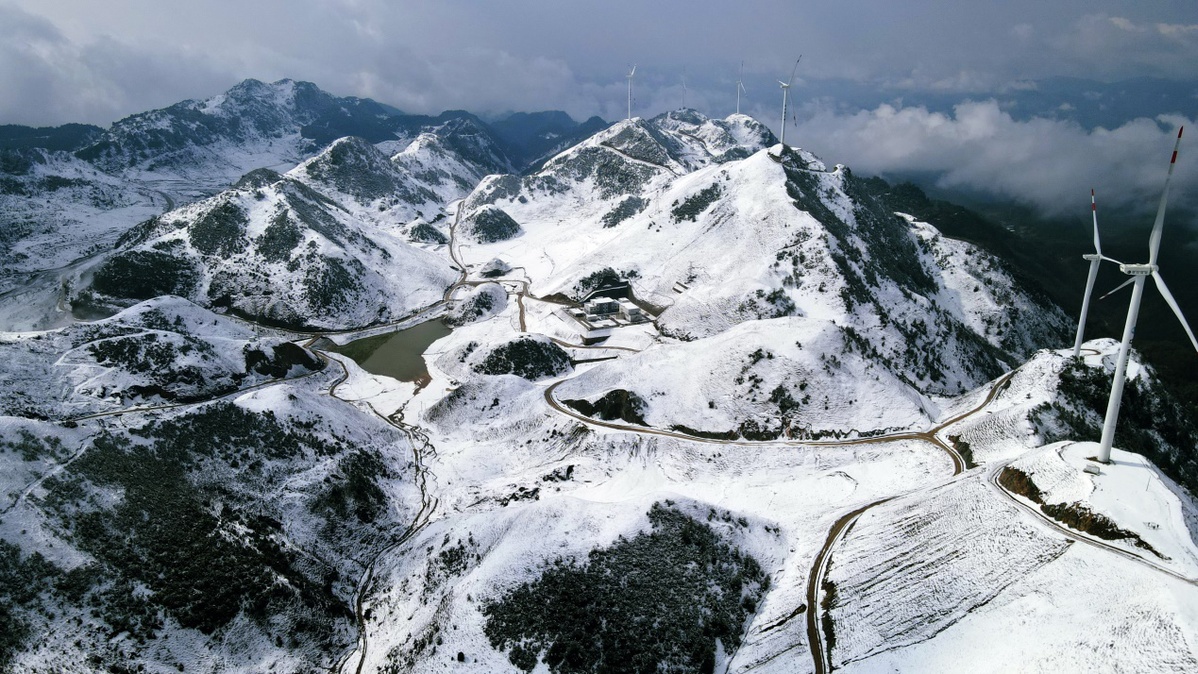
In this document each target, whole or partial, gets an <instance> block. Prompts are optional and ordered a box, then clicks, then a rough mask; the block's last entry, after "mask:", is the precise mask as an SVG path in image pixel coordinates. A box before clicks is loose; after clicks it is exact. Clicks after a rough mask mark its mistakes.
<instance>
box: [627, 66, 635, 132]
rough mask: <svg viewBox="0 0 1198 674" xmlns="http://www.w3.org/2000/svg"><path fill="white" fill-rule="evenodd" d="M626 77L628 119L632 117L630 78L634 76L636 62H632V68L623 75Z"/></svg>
mask: <svg viewBox="0 0 1198 674" xmlns="http://www.w3.org/2000/svg"><path fill="white" fill-rule="evenodd" d="M625 77H626V78H627V79H628V119H632V78H633V77H636V64H635V63H634V64H632V70H630V71H628V74H627V75H625Z"/></svg>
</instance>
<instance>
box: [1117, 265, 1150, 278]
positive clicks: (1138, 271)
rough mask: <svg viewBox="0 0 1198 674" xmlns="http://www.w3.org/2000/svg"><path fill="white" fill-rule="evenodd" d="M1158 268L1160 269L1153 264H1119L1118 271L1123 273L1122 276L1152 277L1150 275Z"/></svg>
mask: <svg viewBox="0 0 1198 674" xmlns="http://www.w3.org/2000/svg"><path fill="white" fill-rule="evenodd" d="M1159 268H1160V267H1157V266H1156V265H1154V264H1121V265H1119V271H1121V272H1123V273H1124V274H1127V275H1128V276H1152V273H1153V272H1155V271H1156V270H1157V269H1159Z"/></svg>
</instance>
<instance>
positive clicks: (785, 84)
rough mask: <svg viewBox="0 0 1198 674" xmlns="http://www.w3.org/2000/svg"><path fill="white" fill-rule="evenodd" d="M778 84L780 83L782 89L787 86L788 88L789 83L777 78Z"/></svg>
mask: <svg viewBox="0 0 1198 674" xmlns="http://www.w3.org/2000/svg"><path fill="white" fill-rule="evenodd" d="M778 84H781V85H782V88H783V89H789V88H790V85H789V84H787V83H786V82H783V81H782V80H778Z"/></svg>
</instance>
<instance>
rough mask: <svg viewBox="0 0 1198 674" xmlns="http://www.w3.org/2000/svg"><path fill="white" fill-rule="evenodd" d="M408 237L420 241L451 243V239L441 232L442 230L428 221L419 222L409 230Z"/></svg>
mask: <svg viewBox="0 0 1198 674" xmlns="http://www.w3.org/2000/svg"><path fill="white" fill-rule="evenodd" d="M408 239H409V240H411V241H417V242H420V243H437V244H446V243H449V239H448V238H446V236H445V235H444V234H442V233H441V230H439V229H437V228H436V227H433V226H432V225H430V224H428V223H427V222H420V223H417V224H416V225H415V226H413V227H412V229H410V230H408Z"/></svg>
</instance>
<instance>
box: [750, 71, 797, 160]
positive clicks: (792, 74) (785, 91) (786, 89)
mask: <svg viewBox="0 0 1198 674" xmlns="http://www.w3.org/2000/svg"><path fill="white" fill-rule="evenodd" d="M802 60H803V55H802V54H800V55H799V58H797V59H795V67H794V68H793V69H792V70H791V71H790V79H789V80H787V81H785V82H783V81H782V80H778V84H781V85H782V137H781V138H779V139H778V140H779V142H780V143H782V147H783V148H785V147H786V95H787V94H788V93H789V92H790V85H791V83H793V82H794V81H795V73H796V72H798V71H799V61H802ZM738 107H739V106H738Z"/></svg>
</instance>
